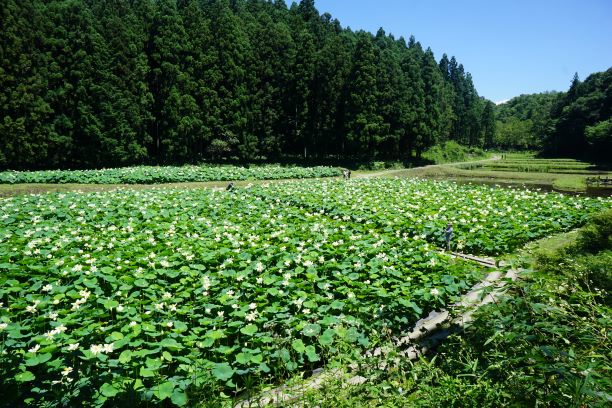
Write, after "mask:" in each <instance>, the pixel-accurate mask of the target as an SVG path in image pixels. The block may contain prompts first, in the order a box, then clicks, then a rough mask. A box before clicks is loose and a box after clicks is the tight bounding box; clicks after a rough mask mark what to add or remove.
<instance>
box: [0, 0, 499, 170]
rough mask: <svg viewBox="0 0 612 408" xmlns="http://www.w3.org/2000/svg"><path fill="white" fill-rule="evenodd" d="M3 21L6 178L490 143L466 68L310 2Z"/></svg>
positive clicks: (130, 8) (124, 1)
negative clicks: (18, 173) (352, 24)
mask: <svg viewBox="0 0 612 408" xmlns="http://www.w3.org/2000/svg"><path fill="white" fill-rule="evenodd" d="M0 20H1V21H2V23H1V24H0V60H1V67H0V167H3V168H16V169H23V168H55V167H101V166H118V165H128V164H142V163H186V162H198V161H202V160H218V159H220V158H223V157H230V156H231V157H238V158H240V159H243V160H252V159H253V158H256V157H265V158H267V159H271V160H275V159H278V158H280V157H283V156H306V157H309V158H313V157H314V158H316V157H318V158H324V157H332V156H334V157H354V158H381V159H387V158H389V159H391V158H393V159H401V158H407V157H410V156H412V155H417V156H420V154H421V152H423V150H424V149H426V148H427V147H429V146H432V145H434V144H436V143H439V142H443V141H446V140H454V141H457V142H459V143H462V144H466V145H471V146H479V147H483V146H491V145H492V144H493V143H494V141H493V135H494V129H495V119H494V106H493V105H492V103H491V102H490V101H485V100H484V99H483V98H481V97H479V96H478V94H477V92H476V90H475V88H474V85H473V83H472V79H471V76H470V74H469V73H466V72H465V71H464V68H463V66H462V65H461V64H459V63H458V62H457V61H456V59H455V58H454V57H453V58H450V59H449V58H448V57H447V56H446V55H444V56H443V57H442V58H441V60H440V61H436V60H435V58H434V55H433V52H432V51H431V50H430V49H423V48H422V46H421V44H420V43H419V42H417V41H416V40H415V39H414V38H413V37H411V38H410V39H409V41H407V42H406V41H405V40H404V39H403V38H399V39H395V38H394V37H393V36H391V35H387V34H386V33H385V32H384V31H383V30H382V29H380V30H379V31H378V33H376V35H372V34H370V33H367V32H362V31H359V32H353V31H351V30H350V29H347V28H343V27H342V26H341V25H340V23H339V22H338V21H337V20H335V19H333V18H332V17H331V16H330V15H329V14H327V13H326V14H323V15H321V14H319V12H318V11H317V10H316V8H315V5H314V1H313V0H302V1H301V2H299V4H295V3H294V4H292V5H291V7H288V6H287V5H286V3H285V2H284V1H283V0H275V1H271V0H108V1H96V0H45V1H43V0H4V1H2V2H0Z"/></svg>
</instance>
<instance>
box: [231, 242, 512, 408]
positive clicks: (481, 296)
mask: <svg viewBox="0 0 612 408" xmlns="http://www.w3.org/2000/svg"><path fill="white" fill-rule="evenodd" d="M451 256H453V257H456V258H462V259H465V260H468V261H471V262H475V263H478V264H480V265H483V266H485V267H489V268H494V269H495V270H494V271H492V272H490V273H489V274H488V275H487V276H486V278H485V279H484V280H483V281H481V282H480V283H478V284H476V285H474V286H473V287H472V288H471V289H470V291H469V292H467V293H466V294H465V295H463V296H462V297H461V300H460V301H459V302H457V303H455V304H451V305H449V306H448V307H447V308H445V309H442V310H439V311H432V312H430V313H429V315H428V316H427V317H424V318H422V319H421V320H419V321H417V322H416V324H415V325H414V327H413V328H412V330H411V331H410V332H408V333H406V334H404V335H402V336H401V337H398V338H395V342H394V343H395V346H396V347H398V348H399V349H400V350H401V352H400V355H402V356H404V357H405V358H408V359H410V360H416V359H418V358H419V357H421V356H423V355H424V354H426V353H427V352H428V351H430V350H432V349H433V348H434V347H435V346H437V345H438V344H440V343H441V342H442V341H443V340H444V339H446V338H447V337H448V336H450V335H451V334H452V333H455V332H457V331H460V330H461V329H462V328H463V327H464V325H465V324H466V323H468V322H470V321H472V320H473V314H474V313H475V312H476V311H477V310H478V309H479V308H480V307H482V306H484V305H487V304H489V303H492V302H494V301H495V300H496V298H497V297H498V296H500V295H502V294H503V293H504V292H505V291H506V289H507V288H506V286H507V284H508V283H509V282H512V281H515V280H516V279H518V277H519V275H520V273H521V270H520V269H510V270H508V271H507V272H505V273H504V272H503V271H500V270H499V269H498V267H497V266H496V265H498V262H496V260H495V259H493V258H480V257H477V256H473V255H466V254H462V253H457V252H452V253H451ZM365 356H366V357H377V356H384V351H383V350H382V349H381V348H380V347H378V348H375V349H373V350H369V351H367V352H366V354H365ZM385 367H386V365H385V363H384V361H383V362H381V363H380V364H379V368H380V369H384V368H385ZM330 380H341V381H344V382H345V383H346V384H348V385H358V384H362V383H365V382H367V379H366V378H364V377H361V376H352V377H347V376H346V374H345V372H344V371H343V370H340V369H331V370H326V369H324V368H319V369H317V370H314V371H313V372H312V373H311V376H310V377H309V378H308V379H307V380H304V382H302V383H300V384H297V385H294V386H287V385H283V386H280V387H277V388H273V389H271V390H268V391H265V392H263V393H261V394H259V395H258V396H256V397H253V398H249V399H246V400H243V401H242V402H240V403H238V404H236V405H235V406H234V408H247V407H264V406H270V405H272V406H280V405H282V406H285V405H286V404H290V403H292V402H294V401H296V400H298V399H299V398H301V397H302V396H303V395H304V394H305V393H306V392H308V391H311V390H316V389H319V388H321V387H323V386H324V385H325V384H326V383H327V382H328V381H330Z"/></svg>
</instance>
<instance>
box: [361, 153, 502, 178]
mask: <svg viewBox="0 0 612 408" xmlns="http://www.w3.org/2000/svg"><path fill="white" fill-rule="evenodd" d="M499 159H500V157H499V156H493V157H491V158H488V159H482V160H473V161H464V162H453V163H444V164H428V165H426V166H420V167H413V168H411V169H393V170H383V171H379V172H376V173H367V174H356V175H355V176H354V177H353V178H373V177H387V176H393V175H394V174H396V173H397V174H399V173H403V174H410V172H411V171H414V172H422V171H427V170H431V169H439V168H443V167H452V166H457V165H461V164H477V163H486V162H490V161H495V160H499Z"/></svg>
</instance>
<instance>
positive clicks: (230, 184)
mask: <svg viewBox="0 0 612 408" xmlns="http://www.w3.org/2000/svg"><path fill="white" fill-rule="evenodd" d="M225 191H234V183H229V184H228V185H227V187H226V188H225Z"/></svg>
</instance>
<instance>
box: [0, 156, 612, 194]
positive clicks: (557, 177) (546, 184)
mask: <svg viewBox="0 0 612 408" xmlns="http://www.w3.org/2000/svg"><path fill="white" fill-rule="evenodd" d="M498 160H500V156H499V155H492V156H491V157H489V158H487V159H479V160H473V161H462V162H451V163H444V164H430V165H426V166H421V167H413V168H408V169H389V170H382V171H381V170H356V171H354V172H353V173H352V177H353V178H354V179H361V178H374V177H393V178H395V177H398V178H404V177H407V178H412V177H417V178H425V179H433V180H449V181H455V182H459V183H474V184H486V185H499V186H502V187H525V188H532V189H542V190H544V191H556V192H561V193H574V194H587V195H592V196H609V195H612V186H608V187H591V186H587V185H586V183H585V179H586V177H588V176H593V175H597V176H604V177H607V178H612V172H603V173H602V172H599V173H595V172H593V173H592V174H590V173H584V174H583V173H581V174H573V173H537V172H521V171H490V170H488V171H487V170H474V169H462V168H460V167H459V166H461V165H464V164H477V163H484V162H492V161H498ZM334 178H336V179H337V178H342V176H340V177H321V178H308V179H304V178H298V179H296V178H290V179H275V180H271V179H267V180H235V181H232V183H233V184H234V185H235V186H236V187H244V186H248V185H252V184H267V183H283V182H291V181H298V180H329V179H334ZM229 182H230V181H205V182H175V183H159V184H82V183H66V184H48V183H20V184H0V197H10V196H16V195H22V194H41V193H47V192H69V191H81V192H96V191H109V190H115V189H118V188H127V189H135V190H147V189H158V188H187V189H191V188H218V189H221V188H225V187H226V186H227V185H228V183H229Z"/></svg>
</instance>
